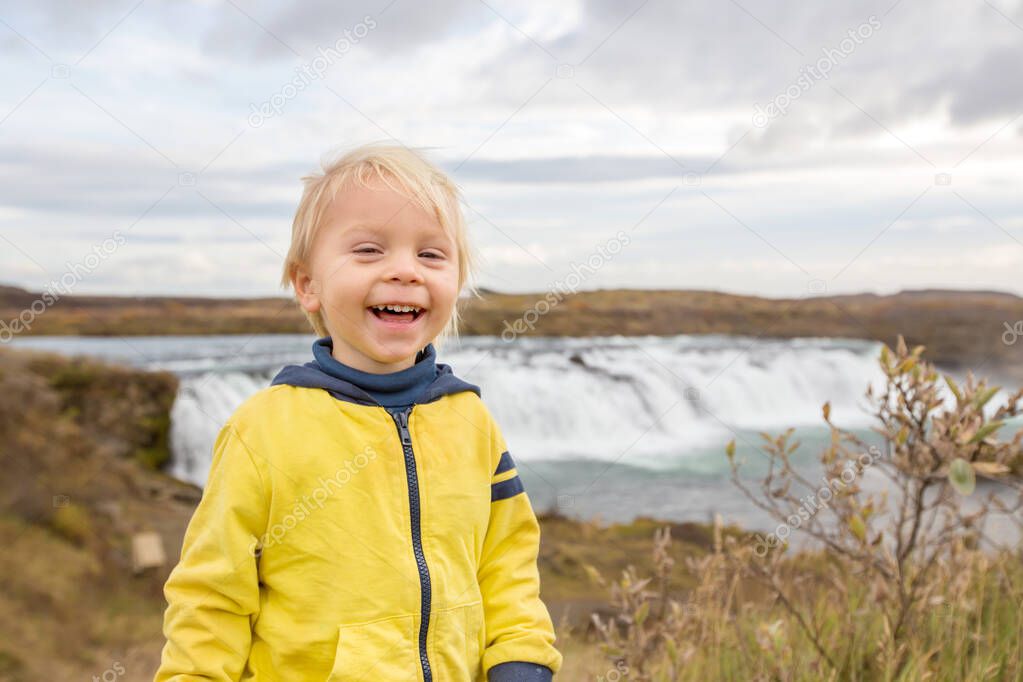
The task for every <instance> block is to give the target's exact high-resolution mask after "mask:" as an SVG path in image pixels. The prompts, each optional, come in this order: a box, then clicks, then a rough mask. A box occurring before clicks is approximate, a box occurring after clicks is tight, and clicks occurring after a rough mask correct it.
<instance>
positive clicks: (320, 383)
mask: <svg viewBox="0 0 1023 682" xmlns="http://www.w3.org/2000/svg"><path fill="white" fill-rule="evenodd" d="M330 345H331V344H330V339H329V337H325V338H323V339H318V340H317V341H316V342H315V343H314V344H313V351H314V358H313V360H312V361H311V362H307V363H305V364H304V365H287V366H285V367H284V368H283V369H281V371H279V372H278V373H277V375H276V376H275V377H274V378H273V381H271V382H270V385H271V386H278V385H282V384H283V385H287V386H297V387H299V388H322V389H323V390H325V391H327V392H328V393H330V394H331V395H332V396H334V397H335V398H337V399H338V400H345V401H348V402H351V403H356V404H359V405H374V406H379V405H380V403H378V402H377V401H376V400H375V399H374V398H373V396H372V395H370V394H369V393H367V392H366V391H364V390H363V389H361V388H360V387H358V386H356V385H355V384H353V383H351V382H350V381H345V380H344V379H341V378H339V377H336V376H334V375H332V374H330V373H328V372H327V371H325V369H324V368H323V366H322V365H321V364H320V363H319V362H318V361H317V360H316V351H317V350H320V349H321V348H322V347H324V346H326V347H327V348H329V347H330ZM321 352H322V351H321ZM327 352H329V350H328V351H327ZM435 357H436V350H435V349H434V347H433V344H432V343H430V344H427V345H426V348H424V349H423V350H421V351H420V352H419V353H418V354H417V356H416V360H417V361H419V360H420V359H424V360H427V361H431V362H432V361H433V360H434V358H435ZM435 364H436V368H437V375H436V377H434V379H433V381H432V382H431V383H430V384H429V385H428V386H427V387H426V389H425V390H423V391H422V393H420V394H419V396H418V397H417V398H416V399H415V401H414V403H415V404H420V403H429V402H433V401H434V400H437V399H438V398H440V397H442V396H445V395H449V394H454V393H461V392H463V391H472V392H473V393H475V394H476V395H477V396H481V397H482V394H481V391H480V387H479V386H477V385H475V384H470V383H469V382H467V381H463V380H462V379H459V378H458V377H457V376H455V374H454V371H453V370H452V369H451V366H450V365H446V364H444V363H441V362H437V363H435Z"/></svg>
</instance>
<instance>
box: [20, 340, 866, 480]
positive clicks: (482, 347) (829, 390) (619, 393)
mask: <svg viewBox="0 0 1023 682" xmlns="http://www.w3.org/2000/svg"><path fill="white" fill-rule="evenodd" d="M30 341H32V340H30ZM34 341H35V343H33V344H32V345H34V346H36V347H44V348H45V347H54V349H58V348H59V349H60V350H61V351H63V352H79V353H89V354H93V355H100V356H104V357H107V358H109V359H116V360H121V361H128V362H131V363H132V364H135V365H137V366H142V367H146V368H151V369H167V370H171V371H173V372H176V373H177V374H178V375H179V376H180V378H181V386H180V389H179V393H178V397H177V400H176V401H175V404H174V408H173V413H172V433H171V442H172V448H173V462H172V465H171V468H170V471H171V473H172V474H174V475H175V476H178V477H179V478H182V479H184V480H188V481H192V482H195V483H197V484H199V485H202V484H203V483H204V482H205V477H206V473H207V470H208V467H209V461H210V453H211V449H212V445H213V441H214V439H215V437H216V434H217V431H218V430H219V428H220V426H221V425H222V424H223V422H224V421H225V420H226V419H227V418H228V417H229V416H230V415H231V413H232V412H233V411H234V410H235V409H236V408H237V407H238V406H239V405H240V404H241V403H242V402H243V401H244V400H245V399H246V398H247V397H249V396H250V395H252V394H253V393H255V392H256V391H258V390H259V389H260V388H262V387H264V386H266V385H268V384H269V382H270V379H271V378H272V377H273V375H274V374H275V373H276V372H277V370H278V369H280V367H282V366H283V365H284V364H288V363H301V362H306V361H308V360H310V359H311V358H312V354H311V351H310V344H311V342H312V339H311V338H310V337H308V336H303V335H261V336H217V337H149V338H145V337H143V338H129V339H90V338H79V339H68V338H65V339H60V338H53V339H35V340H34ZM69 346H71V347H69ZM879 347H880V346H879V345H878V344H876V343H873V342H865V341H856V340H835V339H794V340H757V339H751V338H743V337H729V336H685V335H683V336H674V337H589V338H524V339H519V340H517V341H516V342H515V343H511V344H509V343H506V342H504V341H502V340H500V339H499V338H497V337H465V338H463V339H462V340H461V342H460V343H459V344H457V345H454V344H452V345H450V346H449V347H447V348H444V349H443V350H442V351H441V353H440V355H439V360H440V361H441V362H444V363H446V364H449V365H451V366H452V368H453V370H454V372H455V374H456V375H458V376H460V377H461V378H463V379H465V380H466V381H469V382H471V383H474V384H477V385H479V386H480V387H481V389H482V391H483V397H484V400H485V401H486V403H487V405H488V406H489V407H490V409H491V410H492V412H493V413H494V415H495V417H496V419H497V420H498V423H499V424H500V425H501V429H502V431H503V433H504V436H505V440H506V441H507V442H508V444H509V448H510V449H511V450H512V451H513V452H514V453H515V457H516V459H517V460H520V461H523V462H527V463H528V462H551V461H553V462H557V461H569V460H584V461H586V460H589V461H598V462H618V461H620V462H623V463H627V464H628V465H630V466H633V467H639V468H645V469H650V470H663V469H671V468H675V467H677V466H679V465H680V464H682V465H686V466H688V467H689V468H691V469H695V470H700V469H701V462H700V461H699V460H700V458H701V457H704V455H705V453H704V451H705V449H706V448H711V447H714V448H716V452H717V453H718V454H719V453H720V448H721V447H722V446H723V444H724V443H725V442H727V441H728V440H729V439H730V438H732V436H733V433H734V432H736V431H754V430H771V429H777V430H781V429H784V428H786V427H788V426H799V425H809V424H820V409H821V405H822V404H823V403H824V402H826V401H831V403H832V410H833V415H834V417H835V419H836V420H837V421H838V422H839V423H842V424H844V425H845V426H847V427H850V428H855V427H862V426H864V425H865V424H866V419H867V415H866V412H865V410H863V409H862V408H861V407H860V406H861V404H862V400H861V399H862V396H863V392H864V390H865V388H866V384H867V382H868V381H873V382H878V381H879V379H880V373H879V370H878V369H877V365H876V357H877V352H878V349H879ZM718 459H719V458H718ZM718 466H719V463H718V464H717V465H715V467H718ZM715 467H711V469H714V468H715Z"/></svg>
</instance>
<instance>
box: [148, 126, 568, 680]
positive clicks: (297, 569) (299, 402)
mask: <svg viewBox="0 0 1023 682" xmlns="http://www.w3.org/2000/svg"><path fill="white" fill-rule="evenodd" d="M303 180H304V182H305V191H304V193H303V196H302V199H301V201H300V204H299V207H298V210H297V212H296V216H295V221H294V225H293V230H292V245H291V249H290V251H289V253H288V257H287V259H286V262H285V268H284V280H285V282H287V283H289V284H291V285H292V286H293V287H294V290H295V295H296V299H297V301H298V303H299V305H300V306H301V308H302V310H303V311H304V312H305V314H306V316H307V317H308V318H309V320H310V323H311V324H312V326H313V328H314V329H315V331H316V332H317V335H318V336H319V338H318V339H317V340H316V341H315V343H314V344H313V360H312V361H311V362H308V363H306V364H304V365H300V366H298V365H291V366H288V367H285V368H284V369H283V370H281V372H280V373H279V374H278V375H277V376H276V377H275V378H274V380H273V383H272V385H271V386H270V387H268V388H265V389H263V390H261V391H259V392H258V393H257V394H256V395H255V396H253V397H251V398H249V399H248V400H247V401H246V402H245V403H244V404H243V405H242V406H241V407H240V408H238V410H237V411H235V413H234V414H233V415H232V416H231V417H230V418H229V419H228V421H227V423H226V424H225V425H224V427H223V428H222V429H221V431H220V433H219V435H218V437H217V441H216V444H215V445H214V449H213V461H212V464H211V468H210V475H209V480H208V483H207V485H206V488H205V489H204V491H203V497H202V501H201V502H200V503H199V506H198V507H197V508H196V511H195V514H194V515H193V518H192V520H191V522H190V523H189V526H188V530H187V531H186V534H185V539H184V543H183V546H182V550H181V559H180V561H179V563H178V565H177V566H176V567H175V568H174V570H173V571H172V573H171V575H170V577H169V578H168V580H167V583H166V586H165V588H164V593H165V595H166V597H167V601H168V608H167V611H166V614H165V619H164V634H165V635H166V637H167V644H166V646H165V647H164V650H163V656H162V660H161V665H160V668H159V670H158V672H157V674H156V678H155V680H156V682H168V681H170V680H178V681H183V680H200V679H201V680H260V681H264V680H281V681H285V680H286V681H287V682H292V681H301V680H315V681H317V682H321V681H322V680H331V681H338V680H419V681H421V682H431V681H433V680H436V681H438V682H447V681H449V680H452V681H461V680H473V681H476V680H480V681H482V680H490V681H491V682H507V681H510V680H529V681H531V680H537V681H539V680H550V679H551V678H552V675H553V673H556V672H557V671H558V670H559V669H560V666H561V663H562V657H561V654H560V653H559V652H558V650H557V649H556V648H555V647H554V641H555V633H554V628H553V625H552V623H551V619H550V615H549V613H548V611H547V609H546V607H545V605H544V604H543V602H542V601H541V599H540V596H539V574H538V571H537V565H536V561H537V553H538V548H539V539H540V529H539V525H538V523H537V520H536V517H535V515H534V513H533V510H532V507H531V505H530V502H529V498H528V497H527V495H526V493H525V491H524V490H523V487H522V483H521V481H520V479H519V477H518V473H517V470H516V468H515V462H514V460H513V459H512V457H511V454H510V453H509V452H508V448H507V445H506V443H505V441H504V438H503V436H502V434H501V431H500V429H499V428H498V426H497V424H496V422H495V421H494V419H493V417H492V415H491V414H490V412H489V411H488V409H487V408H486V406H485V405H484V403H483V402H482V400H481V397H480V389H479V387H477V386H475V385H473V384H470V383H467V382H465V381H463V380H461V379H459V378H458V377H456V376H455V375H454V373H453V372H452V370H451V367H450V366H448V365H445V364H441V363H438V362H436V348H435V347H434V345H433V342H434V341H436V342H437V343H438V345H441V344H442V343H443V341H444V340H445V339H446V338H447V337H448V336H457V325H458V309H457V300H458V294H459V292H460V291H461V290H462V287H463V286H464V285H465V284H466V282H467V281H469V279H470V276H471V274H472V271H473V269H474V266H473V260H474V258H473V257H472V255H471V252H470V246H469V243H468V240H467V235H466V226H465V222H464V218H463V217H462V214H461V210H460V206H459V195H458V190H457V188H456V186H455V185H454V183H452V182H451V180H450V179H449V178H447V177H446V176H445V175H444V174H443V173H442V172H440V171H439V170H438V169H437V168H435V167H434V166H432V165H431V164H430V163H429V162H427V161H426V160H425V159H424V158H423V157H421V156H420V155H419V154H418V153H415V152H413V151H411V150H409V149H407V148H405V147H401V146H395V145H368V146H364V147H361V148H358V149H356V150H353V151H351V152H349V153H348V154H346V155H344V156H343V157H341V158H340V159H338V160H337V161H335V162H333V163H331V164H329V165H327V166H326V167H325V168H324V172H323V173H322V174H320V173H318V174H314V175H310V176H306V177H305V178H303Z"/></svg>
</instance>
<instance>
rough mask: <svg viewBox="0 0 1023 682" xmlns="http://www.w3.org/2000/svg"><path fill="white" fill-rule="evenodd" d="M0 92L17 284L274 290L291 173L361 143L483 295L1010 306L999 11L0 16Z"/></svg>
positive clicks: (227, 292) (1, 223) (488, 0)
mask: <svg viewBox="0 0 1023 682" xmlns="http://www.w3.org/2000/svg"><path fill="white" fill-rule="evenodd" d="M0 79H2V82H3V84H4V87H3V88H2V89H0V283H6V284H13V285H16V286H21V287H24V288H28V289H30V290H33V291H39V290H42V289H43V288H44V287H46V286H47V285H48V284H51V283H52V282H54V281H63V282H64V283H65V284H66V285H67V287H68V289H70V290H73V292H74V293H90V294H115V295H136V294H160V295H202V296H265V295H278V294H282V293H283V292H282V290H281V289H280V286H279V284H278V282H279V279H280V269H281V264H282V262H283V258H284V254H285V253H286V252H287V249H288V243H289V239H290V230H291V220H292V217H293V215H294V210H295V207H296V205H297V202H298V199H299V197H300V195H301V188H302V185H301V177H302V176H303V175H305V174H307V173H310V172H313V171H316V170H318V169H319V167H320V163H321V162H322V161H323V160H325V159H328V158H330V156H331V155H334V154H337V153H341V152H343V151H345V150H346V149H350V148H352V147H354V146H357V145H359V144H363V143H368V142H387V141H392V142H400V143H401V144H404V145H407V146H409V147H412V148H415V149H420V150H423V153H424V154H426V156H427V157H428V158H429V159H430V160H432V161H433V162H435V163H436V164H437V165H438V166H440V167H441V168H442V169H444V170H445V171H446V172H447V173H449V174H450V175H451V177H452V178H453V179H454V180H455V182H456V183H457V184H458V185H459V187H460V188H461V191H462V193H463V198H464V203H463V211H464V213H465V216H466V219H467V221H468V223H469V229H470V239H471V240H472V242H473V244H474V245H475V247H476V248H477V250H478V251H479V253H480V254H481V256H482V261H481V271H480V273H479V276H478V279H477V284H478V285H479V286H482V287H486V288H488V289H493V290H498V291H507V292H541V291H546V290H550V289H552V288H554V286H555V284H556V283H561V284H562V285H564V284H565V283H566V282H570V283H571V284H572V286H573V287H575V288H577V289H578V290H592V289H606V288H617V287H628V288H652V289H680V288H681V289H701V290H718V291H725V292H730V293H739V294H753V295H760V296H768V297H802V296H816V295H822V294H840V293H855V292H874V293H879V294H886V293H894V292H897V291H900V290H905V289H920V288H954V289H989V290H997V291H1007V292H1013V293H1017V294H1023V277H1021V276H1020V274H1021V273H1023V205H1021V191H1020V190H1021V187H1023V0H1015V1H1012V0H991V1H988V0H956V1H954V2H953V1H951V0H935V1H933V2H929V3H924V2H921V1H920V0H886V1H884V2H869V1H868V2H857V3H844V2H843V3H838V2H830V1H828V2H823V1H822V2H814V3H805V2H786V1H781V0H778V1H770V2H769V1H754V0H739V1H736V0H727V1H726V0H716V1H714V0H704V1H700V2H668V1H666V0H640V1H634V0H631V1H629V2H611V1H609V0H585V1H574V2H573V1H566V2H559V3H549V2H522V1H518V2H511V1H508V0H504V1H502V0H438V1H434V2H411V0H381V1H378V2H363V1H361V0H360V1H356V2H345V3H339V2H336V1H333V2H326V1H321V0H314V1H310V2H301V3H298V2H296V3H280V2H269V1H264V0H227V1H226V2H220V1H217V2H213V1H206V0H193V1H187V0H185V1H181V2H157V1H156V0H141V1H139V0H128V1H120V0H117V1H114V0H96V1H94V2H90V3H87V4H86V3H73V2H70V1H69V0H59V1H51V2H39V3H32V4H31V5H29V4H28V3H22V4H20V6H17V7H15V6H13V4H12V3H7V4H5V5H3V6H0ZM622 235H625V236H622ZM612 251H613V253H612ZM587 263H588V264H589V265H590V266H591V267H589V268H586V267H583V266H584V264H587ZM571 273H576V275H575V276H574V278H573V277H572V276H571ZM580 273H581V274H580ZM61 278H63V280H61Z"/></svg>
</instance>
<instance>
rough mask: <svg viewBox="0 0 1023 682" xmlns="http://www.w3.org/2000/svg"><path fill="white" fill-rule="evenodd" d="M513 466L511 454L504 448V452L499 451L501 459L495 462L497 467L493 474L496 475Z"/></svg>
mask: <svg viewBox="0 0 1023 682" xmlns="http://www.w3.org/2000/svg"><path fill="white" fill-rule="evenodd" d="M514 468H515V462H513V461H512V456H511V455H510V454H509V453H508V451H507V450H505V451H504V452H502V453H501V461H500V462H498V463H497V469H496V470H495V471H494V476H497V475H498V474H503V473H504V472H505V471H508V470H509V469H514Z"/></svg>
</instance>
